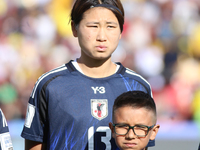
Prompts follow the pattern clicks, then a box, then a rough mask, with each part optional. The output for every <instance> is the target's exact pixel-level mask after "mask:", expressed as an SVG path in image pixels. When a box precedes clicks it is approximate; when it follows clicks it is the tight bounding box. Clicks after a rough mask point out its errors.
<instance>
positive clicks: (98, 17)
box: [81, 7, 118, 23]
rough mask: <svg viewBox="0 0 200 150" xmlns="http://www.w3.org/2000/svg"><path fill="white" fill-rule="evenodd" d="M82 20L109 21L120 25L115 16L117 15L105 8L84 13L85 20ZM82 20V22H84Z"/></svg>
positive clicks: (95, 8)
mask: <svg viewBox="0 0 200 150" xmlns="http://www.w3.org/2000/svg"><path fill="white" fill-rule="evenodd" d="M82 20H85V21H91V22H92V21H96V22H99V21H107V22H115V23H118V19H117V17H116V16H115V14H114V13H113V12H112V11H111V10H109V9H107V8H104V7H94V8H90V9H88V10H87V11H85V12H84V13H83V18H82ZM82 20H81V21H82Z"/></svg>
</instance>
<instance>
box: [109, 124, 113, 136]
mask: <svg viewBox="0 0 200 150" xmlns="http://www.w3.org/2000/svg"><path fill="white" fill-rule="evenodd" d="M109 128H110V130H111V132H112V137H113V138H114V127H113V125H112V123H111V122H110V123H109Z"/></svg>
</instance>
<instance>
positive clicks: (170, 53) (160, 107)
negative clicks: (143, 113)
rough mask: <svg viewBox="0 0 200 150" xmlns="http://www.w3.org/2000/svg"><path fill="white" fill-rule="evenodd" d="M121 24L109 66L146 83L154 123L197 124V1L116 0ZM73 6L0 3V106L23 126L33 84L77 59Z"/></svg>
mask: <svg viewBox="0 0 200 150" xmlns="http://www.w3.org/2000/svg"><path fill="white" fill-rule="evenodd" d="M122 3H123V6H124V9H125V25H124V32H123V34H122V39H121V41H120V43H119V46H118V48H117V50H116V51H115V52H114V54H113V61H117V62H118V61H120V62H122V64H123V65H124V66H126V67H128V68H130V69H132V70H134V71H135V72H138V73H139V74H141V75H142V76H143V77H144V78H146V79H147V80H148V81H149V82H150V84H151V87H152V90H153V95H154V99H155V101H156V104H157V111H158V119H159V120H163V121H171V120H172V121H173V120H177V121H180V120H189V121H191V120H192V121H197V122H199V123H200V1H199V0H122ZM72 4H73V0H28V1H26V0H0V107H1V109H2V110H3V112H4V114H5V116H6V118H7V120H12V119H24V118H25V115H26V106H27V103H28V99H29V96H30V94H31V91H32V89H33V86H34V84H35V82H36V81H37V79H38V77H39V76H40V75H41V74H43V73H44V72H46V71H49V70H51V69H53V68H55V67H58V66H60V65H62V64H64V63H66V62H68V61H69V60H71V59H76V58H78V57H79V55H80V49H79V46H78V42H77V39H76V38H74V37H73V36H72V33H71V26H70V22H69V20H70V11H71V8H72Z"/></svg>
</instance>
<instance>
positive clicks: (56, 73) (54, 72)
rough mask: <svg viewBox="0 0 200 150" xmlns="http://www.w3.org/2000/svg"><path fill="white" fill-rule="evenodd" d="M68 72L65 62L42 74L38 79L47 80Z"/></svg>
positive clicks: (39, 80)
mask: <svg viewBox="0 0 200 150" xmlns="http://www.w3.org/2000/svg"><path fill="white" fill-rule="evenodd" d="M66 73H67V67H66V65H65V64H63V65H61V66H59V67H57V68H55V69H52V70H50V71H48V72H46V73H44V74H42V75H41V76H40V77H39V78H38V81H37V82H39V83H40V82H46V81H48V80H50V79H52V78H56V77H58V76H63V75H65V74H66Z"/></svg>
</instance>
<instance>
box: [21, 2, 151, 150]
mask: <svg viewBox="0 0 200 150" xmlns="http://www.w3.org/2000/svg"><path fill="white" fill-rule="evenodd" d="M123 24H124V10H123V6H122V4H121V2H120V0H76V1H75V3H74V6H73V9H72V12H71V26H72V32H73V35H74V37H77V38H78V41H79V45H80V50H81V56H80V58H78V59H76V60H72V61H70V62H68V63H67V64H64V65H62V66H61V67H59V68H56V69H54V70H52V71H49V72H47V73H45V74H43V75H42V76H41V77H40V78H39V79H38V81H37V82H36V84H35V87H34V89H33V92H32V94H31V96H30V99H29V103H28V107H27V115H26V120H25V124H24V129H23V131H22V137H23V138H25V149H26V150H29V149H31V150H41V149H51V150H61V149H62V150H64V149H65V150H67V149H68V150H71V149H73V150H104V149H106V150H110V149H112V150H114V149H117V146H116V144H115V142H114V139H112V136H111V131H110V129H109V127H108V123H109V122H111V120H112V106H113V103H114V100H115V98H116V97H117V96H118V95H120V94H121V93H123V92H126V91H130V90H140V91H144V92H145V93H148V94H149V95H151V88H150V85H149V84H148V83H147V81H146V80H145V79H143V78H142V77H141V76H140V75H138V74H136V73H135V72H133V71H132V70H129V69H127V68H125V67H124V66H123V65H122V64H121V63H115V62H112V61H111V55H112V53H113V52H114V51H115V49H116V48H117V46H118V43H119V40H120V38H121V34H122V31H123ZM150 144H153V145H154V141H153V143H150Z"/></svg>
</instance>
